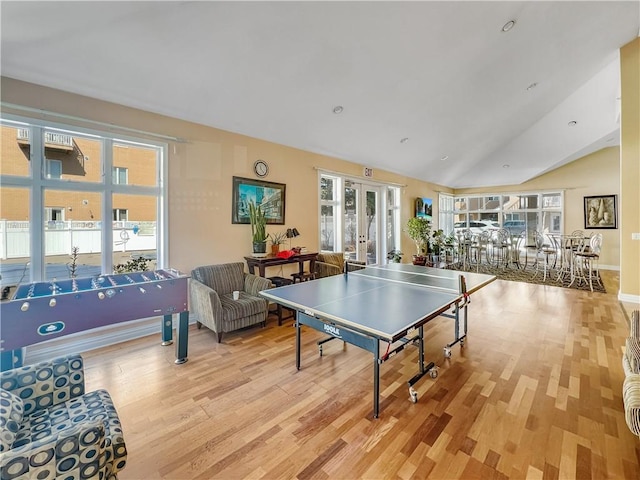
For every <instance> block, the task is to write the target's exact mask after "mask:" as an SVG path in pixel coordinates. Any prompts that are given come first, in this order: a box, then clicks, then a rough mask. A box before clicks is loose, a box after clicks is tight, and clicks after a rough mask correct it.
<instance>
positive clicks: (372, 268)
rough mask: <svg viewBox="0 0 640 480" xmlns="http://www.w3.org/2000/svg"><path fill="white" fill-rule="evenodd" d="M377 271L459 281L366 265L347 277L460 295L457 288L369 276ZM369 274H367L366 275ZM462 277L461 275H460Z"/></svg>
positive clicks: (445, 278)
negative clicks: (358, 277) (364, 278)
mask: <svg viewBox="0 0 640 480" xmlns="http://www.w3.org/2000/svg"><path fill="white" fill-rule="evenodd" d="M376 270H377V271H379V272H391V273H397V274H399V275H401V276H405V277H407V276H410V277H415V276H422V277H429V278H437V279H441V280H444V281H447V282H452V281H459V279H457V278H451V277H447V276H442V275H434V274H432V273H426V272H411V271H405V270H390V269H388V268H385V267H384V266H382V267H380V266H377V265H368V266H367V267H366V268H365V269H362V270H355V271H353V272H350V273H348V275H360V276H364V277H368V278H373V279H378V280H382V281H386V282H394V283H400V284H403V285H415V286H416V287H422V288H427V289H430V290H441V291H443V292H452V293H460V289H459V287H457V288H450V287H439V286H437V285H432V284H427V283H420V282H411V281H409V280H402V279H395V278H389V277H386V276H378V275H370V274H369V273H370V272H373V271H376ZM367 272H369V273H367ZM460 276H462V275H460Z"/></svg>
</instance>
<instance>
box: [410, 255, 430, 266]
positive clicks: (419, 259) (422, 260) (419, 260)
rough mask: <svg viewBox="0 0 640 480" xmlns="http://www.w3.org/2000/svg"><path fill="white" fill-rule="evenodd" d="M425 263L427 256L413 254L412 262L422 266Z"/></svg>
mask: <svg viewBox="0 0 640 480" xmlns="http://www.w3.org/2000/svg"><path fill="white" fill-rule="evenodd" d="M426 263H427V257H425V256H424V255H414V256H413V264H414V265H422V266H423V267H424V266H425V264H426Z"/></svg>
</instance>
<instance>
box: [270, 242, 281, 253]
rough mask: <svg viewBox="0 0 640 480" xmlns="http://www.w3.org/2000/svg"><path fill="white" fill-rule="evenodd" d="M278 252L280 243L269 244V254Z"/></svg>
mask: <svg viewBox="0 0 640 480" xmlns="http://www.w3.org/2000/svg"><path fill="white" fill-rule="evenodd" d="M278 252H280V244H278V243H276V244H275V245H271V255H278Z"/></svg>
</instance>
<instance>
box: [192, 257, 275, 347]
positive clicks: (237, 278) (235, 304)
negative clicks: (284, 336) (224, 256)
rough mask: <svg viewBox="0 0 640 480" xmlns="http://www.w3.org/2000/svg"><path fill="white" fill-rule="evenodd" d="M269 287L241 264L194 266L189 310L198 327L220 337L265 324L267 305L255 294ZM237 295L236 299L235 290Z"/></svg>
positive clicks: (268, 284)
mask: <svg viewBox="0 0 640 480" xmlns="http://www.w3.org/2000/svg"><path fill="white" fill-rule="evenodd" d="M271 287H272V284H271V281H269V280H267V279H266V278H263V277H259V276H257V275H252V274H250V273H245V272H244V264H243V263H241V262H236V263H226V264H221V265H207V266H203V267H197V268H195V269H193V270H192V271H191V279H190V280H189V302H190V311H191V312H192V313H193V314H194V315H195V316H196V319H197V325H198V328H202V325H204V326H205V327H207V328H209V329H210V330H213V331H214V332H216V333H217V337H218V343H220V342H221V341H222V334H223V333H225V332H232V331H234V330H239V329H240V328H244V327H249V326H252V325H255V324H257V323H261V324H262V325H263V326H264V325H266V323H267V314H268V312H269V302H267V300H265V299H264V298H262V297H259V296H258V292H260V291H262V290H267V289H269V288H271ZM236 290H237V291H239V292H240V298H238V300H234V299H233V292H234V291H236Z"/></svg>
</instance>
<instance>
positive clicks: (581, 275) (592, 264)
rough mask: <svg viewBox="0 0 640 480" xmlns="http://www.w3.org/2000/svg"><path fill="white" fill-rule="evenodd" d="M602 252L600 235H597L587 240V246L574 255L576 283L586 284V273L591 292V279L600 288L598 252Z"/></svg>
mask: <svg viewBox="0 0 640 480" xmlns="http://www.w3.org/2000/svg"><path fill="white" fill-rule="evenodd" d="M601 250H602V234H601V233H597V234H595V235H592V236H591V238H590V239H589V245H588V246H587V245H585V246H584V247H583V248H582V249H581V250H579V251H577V252H576V254H575V258H576V270H577V272H576V277H577V278H578V282H582V281H584V282H585V283H587V272H588V275H589V288H590V289H591V291H592V292H593V279H594V278H595V280H596V281H597V282H598V284H599V285H600V286H602V282H601V281H600V268H599V261H600V251H601ZM571 283H572V284H573V281H572V282H571Z"/></svg>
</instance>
